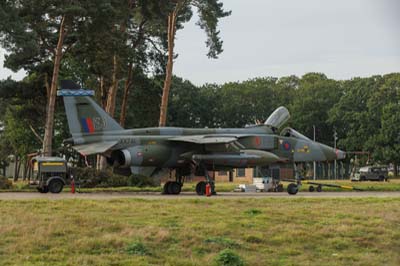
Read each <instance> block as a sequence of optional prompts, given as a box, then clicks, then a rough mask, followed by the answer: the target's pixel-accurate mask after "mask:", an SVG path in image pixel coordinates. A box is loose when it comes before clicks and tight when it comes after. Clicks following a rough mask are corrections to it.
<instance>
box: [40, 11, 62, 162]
mask: <svg viewBox="0 0 400 266" xmlns="http://www.w3.org/2000/svg"><path fill="white" fill-rule="evenodd" d="M65 35H66V30H65V16H63V17H62V19H61V24H60V31H59V37H58V43H57V48H56V51H55V56H54V68H53V77H52V80H51V87H50V96H49V98H48V105H47V116H46V125H45V133H44V139H43V154H44V155H45V156H51V154H52V140H53V127H54V109H55V103H56V94H57V84H58V74H59V72H60V64H61V59H62V56H63V51H62V48H63V44H64V38H65Z"/></svg>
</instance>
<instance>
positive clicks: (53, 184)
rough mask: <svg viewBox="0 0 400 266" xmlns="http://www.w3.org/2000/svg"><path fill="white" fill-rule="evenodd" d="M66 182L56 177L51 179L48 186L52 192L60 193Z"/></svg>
mask: <svg viewBox="0 0 400 266" xmlns="http://www.w3.org/2000/svg"><path fill="white" fill-rule="evenodd" d="M63 187H64V183H63V182H62V181H61V180H59V179H54V180H51V181H50V184H49V186H48V188H49V191H50V192H51V193H60V192H61V191H62V190H63Z"/></svg>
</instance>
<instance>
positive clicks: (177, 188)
mask: <svg viewBox="0 0 400 266" xmlns="http://www.w3.org/2000/svg"><path fill="white" fill-rule="evenodd" d="M181 188H182V186H181V184H179V183H178V182H171V183H170V184H169V186H168V194H172V195H178V194H179V193H181Z"/></svg>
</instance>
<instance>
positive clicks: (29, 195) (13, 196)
mask: <svg viewBox="0 0 400 266" xmlns="http://www.w3.org/2000/svg"><path fill="white" fill-rule="evenodd" d="M282 197H283V198H299V197H301V198H346V197H351V198H367V197H378V198H385V197H395V198H398V197H400V191H395V192H378V191H376V192H375V191H366V192H319V193H318V192H299V193H298V194H297V195H294V196H293V195H289V194H287V193H286V192H281V193H274V192H272V193H243V192H220V193H218V195H215V196H212V197H211V199H237V198H282ZM120 198H140V199H166V200H168V199H199V198H205V196H198V195H196V193H193V192H183V193H181V194H180V195H161V194H160V193H158V192H149V193H145V192H141V193H134V192H98V193H97V192H96V193H76V194H72V193H60V194H51V193H47V194H41V193H38V192H0V200H30V199H50V200H60V199H93V200H109V199H120Z"/></svg>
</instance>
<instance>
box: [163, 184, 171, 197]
mask: <svg viewBox="0 0 400 266" xmlns="http://www.w3.org/2000/svg"><path fill="white" fill-rule="evenodd" d="M171 183H172V182H171V181H167V182H166V183H165V184H164V187H163V192H162V194H166V195H168V194H170V193H169V187H170V185H171Z"/></svg>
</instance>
